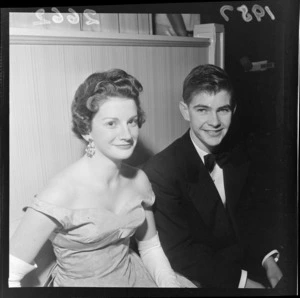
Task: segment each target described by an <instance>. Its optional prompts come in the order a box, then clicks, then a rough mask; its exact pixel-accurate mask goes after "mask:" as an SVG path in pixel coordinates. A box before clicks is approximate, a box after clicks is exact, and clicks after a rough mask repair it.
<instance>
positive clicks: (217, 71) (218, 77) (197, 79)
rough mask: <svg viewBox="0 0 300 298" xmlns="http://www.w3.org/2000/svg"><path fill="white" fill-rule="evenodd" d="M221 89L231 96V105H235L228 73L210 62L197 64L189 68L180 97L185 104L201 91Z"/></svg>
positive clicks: (213, 92)
mask: <svg viewBox="0 0 300 298" xmlns="http://www.w3.org/2000/svg"><path fill="white" fill-rule="evenodd" d="M222 90H225V91H227V92H228V93H229V94H230V96H231V106H232V108H233V107H235V104H236V103H235V99H234V94H233V93H234V90H233V85H232V82H231V80H230V78H229V76H228V74H227V73H226V72H225V71H224V70H223V69H222V68H220V67H218V66H215V65H212V64H204V65H199V66H197V67H195V68H193V69H192V70H191V72H190V73H189V74H188V76H187V77H186V78H185V80H184V82H183V93H182V97H183V100H184V102H185V103H186V104H190V102H191V100H192V98H193V97H194V96H195V95H197V94H199V93H201V92H204V93H208V94H216V93H218V92H220V91H222Z"/></svg>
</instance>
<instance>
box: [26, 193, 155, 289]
mask: <svg viewBox="0 0 300 298" xmlns="http://www.w3.org/2000/svg"><path fill="white" fill-rule="evenodd" d="M153 202H154V194H153V193H151V195H150V194H149V196H142V195H137V196H135V197H133V198H131V199H130V200H128V202H127V204H126V205H125V206H124V208H123V209H122V210H121V211H120V212H118V213H114V212H111V211H109V210H106V209H104V208H85V209H67V208H63V207H59V206H56V205H52V204H49V203H47V202H44V201H42V200H40V199H39V198H38V197H35V198H34V200H33V203H32V204H31V205H30V207H29V208H32V209H34V210H36V211H38V212H41V213H43V214H45V215H46V216H48V217H49V218H51V219H52V220H54V221H56V222H57V226H58V227H57V228H56V230H55V231H54V232H53V233H52V234H51V236H50V240H51V242H52V244H53V248H54V253H55V255H56V258H57V266H56V268H55V270H54V273H53V274H54V276H55V279H54V285H56V286H94V287H96V286H100V287H101V286H103V287H109V286H113V287H116V286H120V287H128V286H141V287H142V286H145V287H155V286H156V285H155V283H154V281H153V280H152V278H151V277H150V275H149V273H148V272H147V270H146V269H145V268H144V266H143V264H142V262H141V260H140V258H139V257H138V255H137V254H136V253H135V252H134V251H132V250H131V249H130V247H129V243H130V237H131V236H133V234H134V233H135V231H136V229H137V228H138V227H139V226H140V225H141V224H142V223H143V222H144V220H145V210H144V207H146V206H151V205H152V204H153Z"/></svg>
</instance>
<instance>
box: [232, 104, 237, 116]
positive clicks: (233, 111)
mask: <svg viewBox="0 0 300 298" xmlns="http://www.w3.org/2000/svg"><path fill="white" fill-rule="evenodd" d="M236 107H237V105H235V106H234V108H233V110H232V115H233V114H234V113H235V111H236Z"/></svg>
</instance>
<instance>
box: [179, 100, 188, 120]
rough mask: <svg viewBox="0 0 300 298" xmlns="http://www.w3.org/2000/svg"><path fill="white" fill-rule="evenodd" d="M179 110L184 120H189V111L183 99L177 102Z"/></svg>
mask: <svg viewBox="0 0 300 298" xmlns="http://www.w3.org/2000/svg"><path fill="white" fill-rule="evenodd" d="M179 110H180V113H181V115H182V117H183V118H184V120H186V121H190V113H189V109H188V105H187V104H186V103H185V102H183V101H180V102H179Z"/></svg>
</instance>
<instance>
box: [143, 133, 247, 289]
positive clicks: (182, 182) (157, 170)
mask: <svg viewBox="0 0 300 298" xmlns="http://www.w3.org/2000/svg"><path fill="white" fill-rule="evenodd" d="M143 170H144V171H145V173H146V174H147V176H148V178H149V180H150V181H151V183H152V187H153V191H154V193H155V195H156V202H155V205H154V209H153V211H154V216H155V222H156V225H157V229H158V232H159V237H160V240H161V244H162V247H163V249H164V251H165V253H166V255H167V257H168V258H169V261H170V263H171V265H172V267H173V269H174V270H175V271H177V272H179V273H181V274H183V275H185V276H186V277H187V278H189V279H191V280H195V281H198V282H200V283H201V285H202V286H204V287H227V288H237V287H238V283H239V281H240V277H241V269H242V261H243V250H242V248H241V246H240V244H239V236H238V235H239V233H238V226H237V222H236V220H235V212H236V206H237V203H238V201H239V197H240V194H241V191H242V188H243V185H244V183H245V181H246V177H247V171H248V162H247V160H245V159H243V158H239V157H237V156H236V155H233V156H231V157H230V159H229V161H228V163H227V164H226V165H225V166H224V167H223V174H224V186H225V193H226V208H225V207H224V205H223V203H222V201H221V198H220V196H219V193H218V191H217V189H216V187H215V185H214V183H213V181H212V179H211V177H210V175H209V173H208V171H207V170H206V168H205V166H204V164H203V163H202V161H201V159H200V157H199V155H198V153H197V151H196V149H195V147H194V145H193V143H192V141H191V139H190V136H189V131H188V132H187V133H185V134H184V135H183V136H182V137H181V138H179V139H177V140H176V141H175V142H173V143H172V144H171V145H170V146H168V147H167V148H166V149H164V150H163V151H161V152H160V153H158V154H157V155H155V156H154V157H152V158H151V159H150V160H149V161H148V162H147V163H146V164H145V165H144V166H143Z"/></svg>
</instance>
